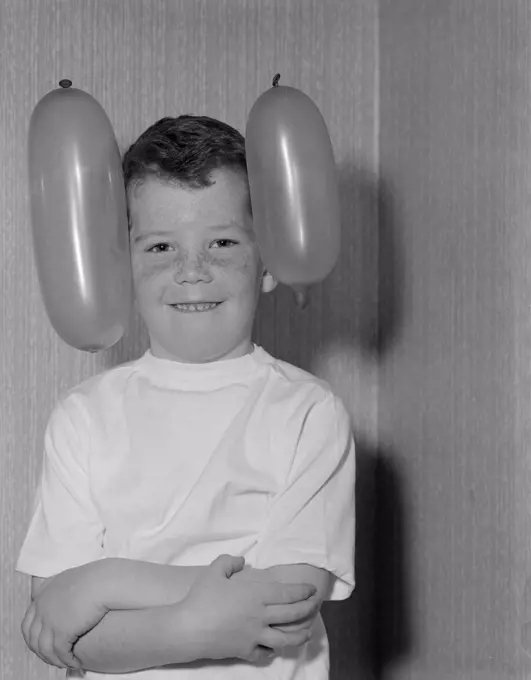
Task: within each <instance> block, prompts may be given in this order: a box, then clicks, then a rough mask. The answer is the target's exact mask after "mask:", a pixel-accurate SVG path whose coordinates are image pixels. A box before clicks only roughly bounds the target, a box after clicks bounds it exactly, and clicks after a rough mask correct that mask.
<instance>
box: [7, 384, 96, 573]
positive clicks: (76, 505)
mask: <svg viewBox="0 0 531 680" xmlns="http://www.w3.org/2000/svg"><path fill="white" fill-rule="evenodd" d="M88 430H89V428H88V427H87V422H86V418H85V417H83V415H82V414H81V412H80V409H78V408H77V407H76V405H75V400H74V398H73V397H72V395H69V396H68V397H66V399H65V400H63V401H62V402H60V403H59V404H58V405H57V406H56V407H55V409H54V411H53V413H52V415H51V417H50V420H49V422H48V425H47V428H46V432H45V436H44V460H43V467H42V475H41V480H40V484H39V486H38V488H37V492H36V494H35V500H34V505H33V515H32V518H31V521H30V524H29V529H28V531H27V534H26V538H25V540H24V543H23V545H22V548H21V551H20V554H19V558H18V561H17V565H16V570H17V571H20V572H22V573H25V574H31V575H32V576H40V577H42V578H48V577H50V576H54V575H55V574H58V573H60V572H62V571H64V570H65V569H70V568H72V567H76V566H80V565H81V564H86V563H87V562H92V561H94V560H97V559H100V558H102V557H103V556H104V554H103V533H104V530H103V526H102V523H101V520H100V517H99V515H98V512H97V510H96V507H95V506H94V503H93V501H92V498H91V492H90V484H89V475H88V450H89V431H88Z"/></svg>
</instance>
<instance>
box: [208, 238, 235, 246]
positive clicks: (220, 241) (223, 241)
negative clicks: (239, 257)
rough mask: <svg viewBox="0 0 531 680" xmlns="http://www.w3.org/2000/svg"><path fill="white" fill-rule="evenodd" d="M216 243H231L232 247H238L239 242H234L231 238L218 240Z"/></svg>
mask: <svg viewBox="0 0 531 680" xmlns="http://www.w3.org/2000/svg"><path fill="white" fill-rule="evenodd" d="M214 243H221V244H227V243H230V244H232V245H238V241H233V240H232V239H230V238H218V239H216V240H215V241H214ZM221 247H226V246H221Z"/></svg>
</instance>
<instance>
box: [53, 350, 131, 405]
mask: <svg viewBox="0 0 531 680" xmlns="http://www.w3.org/2000/svg"><path fill="white" fill-rule="evenodd" d="M138 361H139V359H133V360H131V361H127V362H124V363H122V364H119V365H117V366H113V367H112V368H107V369H104V370H102V371H99V372H98V373H96V374H95V375H93V376H91V377H89V378H86V379H85V380H83V381H81V382H80V383H78V384H77V385H74V386H73V387H70V388H69V389H67V390H65V391H64V392H62V394H61V395H60V398H59V403H61V404H63V405H68V404H69V403H74V402H77V403H83V404H84V405H87V404H91V403H94V404H100V405H101V404H102V403H104V402H105V401H107V400H108V399H109V398H112V397H114V396H115V395H117V394H123V390H124V388H125V387H126V384H127V382H128V380H129V378H130V377H131V375H132V374H133V373H134V372H135V367H136V364H137V363H138Z"/></svg>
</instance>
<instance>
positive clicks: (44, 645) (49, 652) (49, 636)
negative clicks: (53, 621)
mask: <svg viewBox="0 0 531 680" xmlns="http://www.w3.org/2000/svg"><path fill="white" fill-rule="evenodd" d="M39 652H40V656H41V658H44V661H46V663H48V664H50V665H51V666H56V667H57V668H65V664H64V663H63V662H62V661H61V660H60V659H59V657H58V656H57V654H56V653H55V645H54V635H53V632H52V630H51V628H48V627H47V626H43V628H42V630H41V634H40V635H39Z"/></svg>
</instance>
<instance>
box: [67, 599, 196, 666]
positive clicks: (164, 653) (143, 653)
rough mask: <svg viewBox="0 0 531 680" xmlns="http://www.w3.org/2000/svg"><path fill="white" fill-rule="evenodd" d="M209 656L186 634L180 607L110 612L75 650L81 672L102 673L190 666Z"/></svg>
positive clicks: (183, 616) (182, 612)
mask: <svg viewBox="0 0 531 680" xmlns="http://www.w3.org/2000/svg"><path fill="white" fill-rule="evenodd" d="M206 653H207V652H206V650H202V649H201V641H200V640H196V639H194V637H193V632H191V631H189V630H187V626H186V620H185V614H184V610H183V608H182V607H181V606H180V605H169V606H162V607H153V608H149V609H143V610H131V611H111V612H109V613H108V614H106V615H105V616H104V617H103V619H102V620H101V621H100V623H99V624H98V625H97V626H96V627H95V628H93V629H92V630H91V631H89V632H88V633H86V634H85V635H84V636H83V637H81V638H80V639H79V640H78V642H77V643H76V645H75V646H74V654H75V656H77V658H78V659H79V660H80V662H81V665H82V668H84V669H85V670H89V671H95V672H99V673H132V672H134V671H139V670H145V669H147V668H155V667H158V666H165V665H168V664H176V663H189V662H191V661H195V660H197V659H200V658H202V656H203V654H206Z"/></svg>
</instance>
